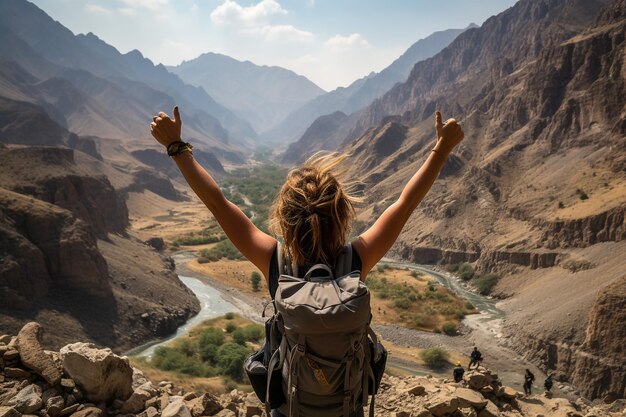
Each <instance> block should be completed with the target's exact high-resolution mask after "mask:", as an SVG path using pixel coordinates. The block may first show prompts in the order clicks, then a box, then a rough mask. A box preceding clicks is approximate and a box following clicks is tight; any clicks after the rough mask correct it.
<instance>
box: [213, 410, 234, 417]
mask: <svg viewBox="0 0 626 417" xmlns="http://www.w3.org/2000/svg"><path fill="white" fill-rule="evenodd" d="M215 417H237V414H236V413H235V412H234V411H231V410H228V409H224V410H222V411H220V412H219V413H217V414H216V415H215Z"/></svg>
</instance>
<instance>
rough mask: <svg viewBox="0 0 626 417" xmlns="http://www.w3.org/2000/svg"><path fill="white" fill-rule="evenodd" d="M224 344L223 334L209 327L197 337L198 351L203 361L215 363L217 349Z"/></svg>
mask: <svg viewBox="0 0 626 417" xmlns="http://www.w3.org/2000/svg"><path fill="white" fill-rule="evenodd" d="M223 344H224V333H223V332H222V331H221V330H220V329H216V328H214V327H210V328H208V329H204V330H203V331H202V332H201V333H200V336H198V350H199V351H200V358H202V360H203V361H207V362H213V361H215V355H216V354H217V349H218V348H219V347H220V346H221V345H223Z"/></svg>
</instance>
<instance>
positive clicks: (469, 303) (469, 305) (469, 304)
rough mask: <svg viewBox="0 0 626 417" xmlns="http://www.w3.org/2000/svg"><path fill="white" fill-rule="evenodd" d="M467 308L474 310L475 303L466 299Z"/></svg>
mask: <svg viewBox="0 0 626 417" xmlns="http://www.w3.org/2000/svg"><path fill="white" fill-rule="evenodd" d="M465 308H466V309H468V310H473V309H474V308H475V307H474V304H472V303H471V302H469V301H466V302H465Z"/></svg>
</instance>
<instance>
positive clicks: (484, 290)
mask: <svg viewBox="0 0 626 417" xmlns="http://www.w3.org/2000/svg"><path fill="white" fill-rule="evenodd" d="M499 278H500V277H499V276H498V275H496V274H485V275H483V276H482V277H480V278H478V279H476V281H475V282H474V286H476V288H478V292H479V293H481V294H482V295H487V294H489V293H490V292H491V289H492V288H493V287H494V286H495V285H496V284H497V283H498V279H499Z"/></svg>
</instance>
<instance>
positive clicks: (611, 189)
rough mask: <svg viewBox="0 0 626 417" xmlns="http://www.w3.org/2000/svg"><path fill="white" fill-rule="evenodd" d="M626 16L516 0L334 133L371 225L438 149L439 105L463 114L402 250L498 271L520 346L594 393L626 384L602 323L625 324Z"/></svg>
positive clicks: (577, 4) (590, 6) (590, 4)
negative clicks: (461, 134) (459, 131)
mask: <svg viewBox="0 0 626 417" xmlns="http://www.w3.org/2000/svg"><path fill="white" fill-rule="evenodd" d="M625 14H626V2H624V1H623V0H622V1H580V0H544V1H526V0H522V1H520V2H518V3H517V4H516V5H515V6H514V7H513V8H511V9H509V10H507V11H505V12H503V13H502V14H500V15H498V16H495V17H493V18H491V19H489V20H487V21H486V22H485V23H484V24H483V26H482V27H481V28H478V29H473V30H469V31H467V32H465V33H463V34H462V35H460V36H459V37H458V38H457V39H456V40H455V41H453V42H452V43H451V44H450V46H449V47H447V48H445V49H444V50H443V51H442V52H441V53H439V54H437V55H436V56H434V57H433V58H430V59H427V60H425V61H422V62H420V63H418V64H416V66H415V67H414V69H413V71H412V72H411V75H410V76H409V78H408V80H407V81H406V82H405V83H403V84H398V85H397V86H395V87H394V88H393V89H392V90H391V91H390V92H388V93H387V94H385V95H384V96H383V97H381V98H380V99H378V100H376V101H375V102H374V103H373V104H372V105H371V106H369V107H367V108H366V109H364V110H363V111H361V112H359V113H357V114H355V115H352V116H349V117H346V118H344V119H343V120H342V121H341V123H340V124H339V126H337V127H336V128H334V129H333V130H329V131H331V136H333V135H337V132H339V134H342V133H343V139H344V140H345V141H344V144H343V147H342V150H344V151H346V152H348V153H350V154H352V158H351V159H350V160H349V165H350V173H351V175H352V177H354V178H359V179H360V180H361V181H362V185H361V188H362V189H363V190H364V192H365V196H366V197H367V201H368V203H367V204H365V205H364V207H362V210H361V212H360V215H359V219H360V222H359V224H358V226H359V229H362V228H364V227H366V226H367V225H368V224H370V223H371V221H372V219H373V218H375V216H376V215H377V214H379V213H380V212H382V210H384V208H385V207H386V206H387V205H388V204H390V203H391V202H392V201H394V200H395V198H397V196H398V194H399V192H400V191H401V189H402V187H403V186H404V184H405V183H406V181H407V180H408V179H409V178H410V177H411V176H412V175H413V174H414V173H415V171H416V170H417V169H418V168H419V166H420V165H421V164H422V162H423V161H424V159H425V157H426V156H427V155H428V154H429V151H430V149H431V148H432V146H433V145H434V143H433V136H434V133H433V126H432V125H433V121H432V119H433V113H434V111H435V110H436V109H441V110H442V111H443V113H444V115H445V116H446V117H448V116H454V117H457V118H458V119H460V120H461V122H462V123H463V125H464V128H465V132H466V139H465V141H464V142H463V143H462V144H461V145H460V147H459V148H458V149H457V150H456V151H455V153H454V155H452V156H451V158H450V160H449V161H448V163H447V164H446V166H445V167H444V169H443V172H442V175H441V178H440V180H439V181H438V182H437V183H436V184H435V186H434V187H433V189H432V190H431V192H430V194H429V195H428V196H427V197H426V199H425V200H424V201H423V202H422V204H421V205H420V207H419V208H418V209H417V210H416V213H414V215H413V217H412V218H411V220H410V221H409V224H408V225H407V227H406V228H405V229H404V231H403V233H402V235H401V236H400V240H399V243H398V245H397V246H396V247H395V249H394V253H395V254H396V255H397V256H402V257H404V258H405V259H409V260H412V261H414V262H417V263H438V262H441V263H457V262H464V261H468V262H476V266H477V267H478V269H479V271H481V273H482V272H486V271H489V272H496V273H499V274H500V275H502V276H503V277H502V278H501V279H500V281H499V283H498V285H497V286H496V287H495V293H496V294H499V295H502V296H510V297H511V298H510V300H507V302H506V304H505V306H506V310H507V312H508V313H509V314H510V318H509V319H508V320H507V321H508V325H507V326H506V330H507V331H508V333H509V335H510V336H511V340H510V342H511V344H512V345H513V346H514V347H515V348H516V350H518V351H520V352H521V353H523V354H525V355H527V356H528V357H529V358H531V359H533V360H534V361H535V362H536V363H538V364H541V365H543V366H545V367H546V368H547V369H551V370H555V371H556V372H558V373H559V375H560V378H563V379H566V380H569V381H571V382H573V383H574V384H576V385H577V386H578V387H579V388H580V389H581V390H582V392H583V393H585V394H586V395H589V396H601V395H605V394H607V393H609V392H614V393H616V394H617V395H619V396H624V394H625V393H624V389H625V388H626V385H625V383H624V378H623V363H624V361H625V360H626V356H625V353H624V352H623V350H620V349H617V350H616V348H615V346H614V343H613V339H611V340H610V341H607V342H606V343H599V342H597V337H598V336H597V333H596V330H594V326H595V324H596V323H603V325H605V326H607V327H608V328H607V329H606V330H607V334H608V335H611V338H612V337H613V336H612V335H615V337H616V339H615V340H617V337H618V335H621V333H622V332H621V329H619V328H618V327H617V326H618V325H617V323H615V322H614V321H613V320H612V319H611V318H610V317H611V316H612V314H614V313H609V312H610V311H617V310H618V309H619V308H620V307H619V306H620V305H622V304H623V300H624V298H623V292H622V290H621V288H622V286H623V282H624V281H625V280H626V277H625V275H624V273H623V267H624V261H623V256H621V255H618V254H621V253H623V242H624V238H625V237H626V234H625V230H626V225H625V224H624V213H625V211H626V158H625V157H624V155H626V153H625V152H624V151H625V150H626V140H625V137H626V130H624V125H625V124H626V86H625V82H624V80H625V79H626V77H625V76H624V75H625V74H626V73H625V72H624V71H625V69H624V62H625V59H626V58H625V55H624V53H625V52H624V51H625V50H626V49H625V48H624V40H625V38H626V32H625V30H626V18H625ZM320 129H323V128H322V127H320ZM345 132H349V133H348V134H347V135H346V133H345ZM317 139H318V140H319V139H320V138H317ZM337 139H338V138H336V137H335V138H333V139H332V140H337ZM321 140H322V141H325V140H328V137H326V138H321ZM611 289H612V290H611ZM609 293H611V294H612V295H613V296H612V297H609V296H608V294H609ZM601 294H605V295H601ZM561 295H563V297H564V298H563V299H562V300H561V297H560V296H561ZM607 303H610V307H607V306H606V304H607ZM555 304H556V306H555ZM557 306H558V307H557ZM600 306H603V307H602V308H600ZM547 312H550V313H547ZM592 339H593V340H596V342H592V341H591V340H592Z"/></svg>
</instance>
